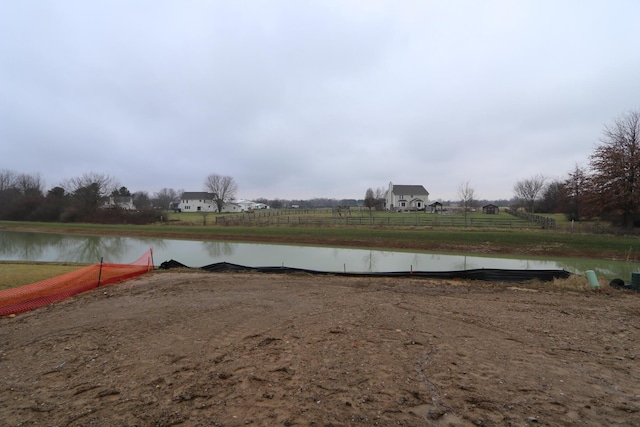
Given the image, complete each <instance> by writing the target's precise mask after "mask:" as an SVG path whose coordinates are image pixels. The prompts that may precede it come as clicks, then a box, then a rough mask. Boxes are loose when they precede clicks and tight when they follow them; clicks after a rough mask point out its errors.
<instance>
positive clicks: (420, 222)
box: [216, 214, 530, 228]
mask: <svg viewBox="0 0 640 427" xmlns="http://www.w3.org/2000/svg"><path fill="white" fill-rule="evenodd" d="M216 224H218V225H227V226H256V227H266V226H290V227H291V226H306V227H336V226H345V227H470V228H528V227H530V224H529V223H528V222H527V221H526V220H523V219H520V218H510V217H497V216H496V217H493V216H487V217H486V218H485V217H482V218H479V217H471V218H467V219H466V220H465V218H464V217H463V216H458V215H450V216H449V215H437V214H396V215H388V216H375V215H374V216H370V217H369V216H355V215H354V216H328V215H254V214H241V215H233V216H219V217H216Z"/></svg>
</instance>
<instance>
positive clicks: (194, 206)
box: [178, 191, 218, 212]
mask: <svg viewBox="0 0 640 427" xmlns="http://www.w3.org/2000/svg"><path fill="white" fill-rule="evenodd" d="M178 210H179V211H180V212H215V211H217V210H218V207H217V206H216V203H215V202H214V201H213V193H207V192H205V191H185V192H184V193H182V197H181V198H180V204H179V205H178Z"/></svg>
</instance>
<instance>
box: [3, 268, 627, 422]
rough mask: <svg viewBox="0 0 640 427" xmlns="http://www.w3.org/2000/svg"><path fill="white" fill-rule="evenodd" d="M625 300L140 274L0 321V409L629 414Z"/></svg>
mask: <svg viewBox="0 0 640 427" xmlns="http://www.w3.org/2000/svg"><path fill="white" fill-rule="evenodd" d="M639 298H640V295H638V294H636V293H631V292H627V291H617V290H613V289H611V290H606V292H600V293H595V292H589V291H585V290H575V291H566V290H559V289H551V288H546V287H536V286H528V285H518V286H511V285H506V284H498V283H484V282H447V281H433V280H417V279H397V278H396V279H388V278H343V277H332V276H329V277H315V276H306V275H260V274H253V273H251V274H237V273H236V274H230V273H223V274H216V273H204V272H185V271H180V272H156V273H152V274H149V275H147V276H144V277H141V278H137V279H133V280H130V281H127V282H123V283H119V284H116V285H111V286H107V287H103V288H99V289H97V290H95V291H91V292H87V293H85V294H82V295H78V296H76V297H74V298H72V299H69V300H66V301H63V302H61V303H57V304H52V305H50V306H47V307H43V308H41V309H37V310H34V311H31V312H27V313H23V314H20V315H18V316H16V317H13V318H2V319H0V378H1V383H0V390H1V391H0V420H2V425H6V426H35V425H39V426H41V425H47V426H172V425H180V426H246V425H255V426H275V425H284V426H294V425H298V426H308V425H317V426H355V425H362V426H371V425H379V426H398V425H400V426H417V425H427V426H467V425H469V426H471V425H475V426H477V425H485V426H491V425H494V426H498V425H499V426H502V425H507V426H509V425H511V426H525V425H532V426H542V425H549V426H563V425H566V426H569V425H588V426H603V425H628V426H633V425H640V412H639V411H640V387H639V386H638V384H640V370H639V369H638V363H639V361H640V360H639V359H640V352H639V347H638V342H639V338H640V304H639V303H640V299H639Z"/></svg>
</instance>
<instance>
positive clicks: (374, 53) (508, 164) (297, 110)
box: [0, 0, 640, 200]
mask: <svg viewBox="0 0 640 427" xmlns="http://www.w3.org/2000/svg"><path fill="white" fill-rule="evenodd" d="M0 8H1V10H0V55H1V56H2V58H3V60H2V64H1V65H0V81H1V82H2V86H3V91H2V92H3V96H2V97H1V98H0V141H1V142H0V168H10V169H15V170H18V171H20V172H41V173H42V175H43V177H44V178H45V179H46V180H47V184H48V185H49V186H53V185H55V184H57V183H58V182H60V181H61V180H63V179H65V178H70V177H73V176H78V175H81V174H82V173H84V172H89V171H95V172H106V173H110V174H112V175H114V176H116V177H117V178H118V179H119V180H120V182H121V183H122V184H123V185H125V186H127V187H128V188H129V189H130V190H132V191H136V190H147V191H150V192H154V191H157V190H159V189H160V188H162V187H173V188H176V189H186V190H194V191H197V190H201V189H202V186H203V181H204V179H205V177H206V176H207V175H208V174H210V173H213V172H216V173H221V174H228V175H231V176H233V177H234V178H235V179H236V181H237V182H238V184H239V187H240V194H239V195H240V197H246V198H255V197H260V196H264V197H268V198H273V197H280V198H311V197H336V198H343V197H345V198H361V197H363V196H364V192H365V190H366V189H367V188H368V187H374V188H376V187H382V186H386V185H387V183H388V182H389V181H393V182H395V183H401V184H423V185H425V187H426V188H427V189H428V190H429V191H430V192H431V197H432V198H433V199H438V198H442V199H445V200H447V199H455V198H457V194H456V193H457V187H458V185H459V184H460V183H461V182H464V181H469V182H470V183H471V185H472V186H473V187H474V188H475V190H476V195H477V196H478V197H482V198H510V197H511V196H512V188H513V185H514V183H515V182H516V181H517V180H519V179H523V178H526V177H529V176H531V175H534V174H538V173H542V174H545V175H548V176H550V177H557V178H562V177H563V176H564V175H566V173H567V172H569V171H570V170H571V169H572V168H573V166H574V165H575V163H582V164H586V163H587V161H588V156H589V154H590V153H591V152H592V150H593V147H594V145H595V144H596V143H597V142H598V140H599V138H600V135H601V131H602V127H603V125H604V124H606V123H609V122H610V121H612V120H613V119H615V118H616V117H618V116H619V115H620V114H622V113H624V112H625V111H628V110H631V109H636V108H638V107H639V105H638V99H639V95H640V83H639V81H638V79H637V77H636V76H635V73H636V70H637V69H639V68H640V67H639V66H640V53H639V52H638V49H637V46H636V44H637V40H638V39H639V36H640V29H639V28H638V26H637V25H636V17H637V16H640V13H639V12H640V5H636V4H635V3H633V2H610V1H604V0H602V1H580V2H578V1H566V2H552V1H533V0H531V1H520V2H509V1H488V2H475V1H456V2H449V1H444V0H443V1H433V2H421V1H407V2H390V1H384V0H380V1H375V0H374V1H353V2H343V1H322V2H320V1H318V2H314V1H312V2H303V3H301V2H297V1H257V0H256V1H248V2H223V1H211V2H204V1H196V0H193V1H184V2H157V1H140V2H134V3H131V2H119V1H108V2H107V1H96V2H44V1H43V2H6V3H5V4H4V5H2V6H0Z"/></svg>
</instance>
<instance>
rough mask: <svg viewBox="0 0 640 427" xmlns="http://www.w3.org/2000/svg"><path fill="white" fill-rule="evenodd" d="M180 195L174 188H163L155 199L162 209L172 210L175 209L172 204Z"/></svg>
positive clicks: (156, 194) (155, 195)
mask: <svg viewBox="0 0 640 427" xmlns="http://www.w3.org/2000/svg"><path fill="white" fill-rule="evenodd" d="M180 195H181V194H180V193H178V192H177V191H176V190H174V189H173V188H161V189H160V191H158V192H157V193H155V194H154V196H153V197H154V201H155V203H156V204H157V206H159V207H161V208H162V209H171V208H172V207H173V206H172V203H173V202H174V201H176V200H177V199H178V198H179V197H180Z"/></svg>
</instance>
